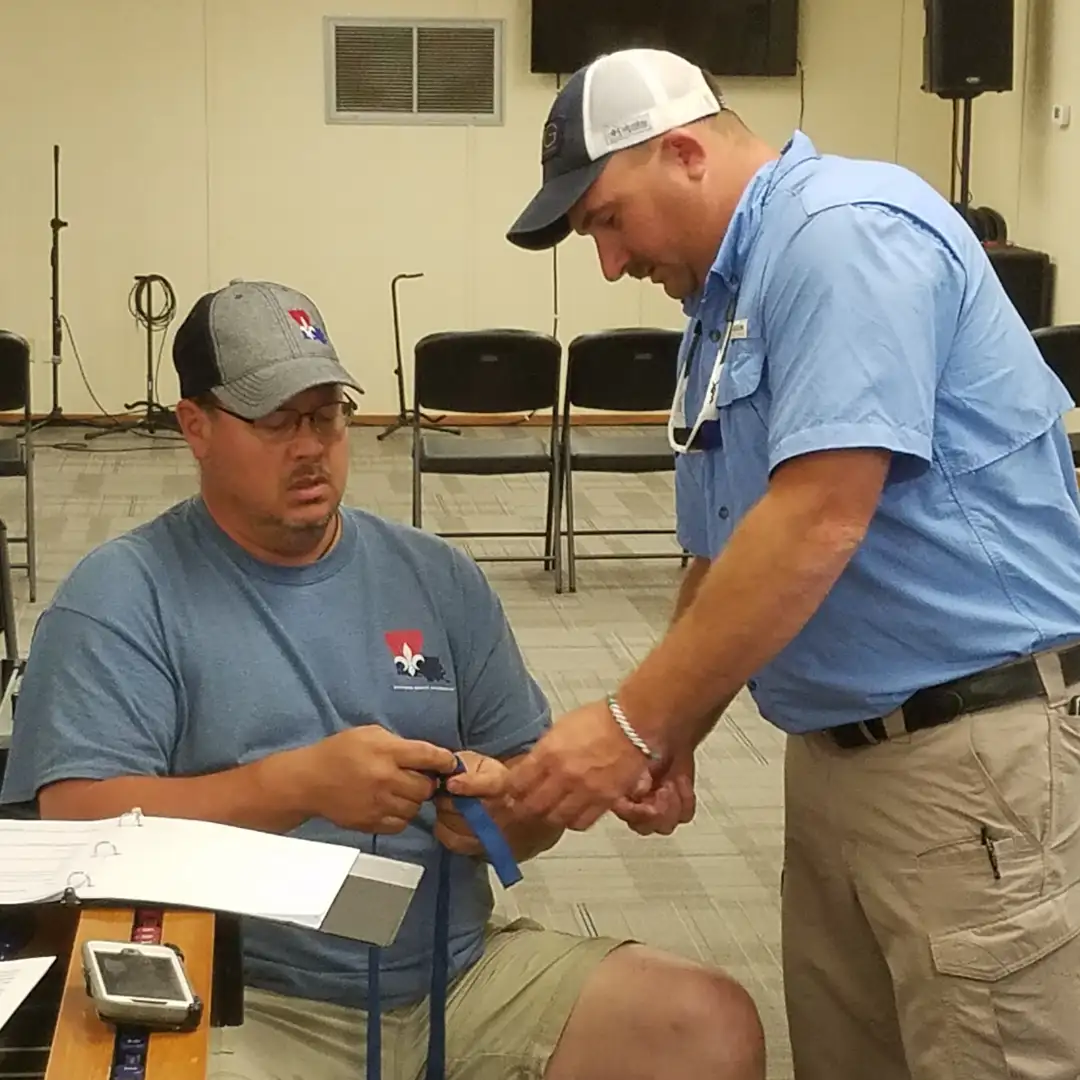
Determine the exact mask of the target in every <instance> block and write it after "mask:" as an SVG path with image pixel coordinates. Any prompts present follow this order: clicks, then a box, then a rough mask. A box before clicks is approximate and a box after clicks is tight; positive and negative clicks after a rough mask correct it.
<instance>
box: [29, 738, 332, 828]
mask: <svg viewBox="0 0 1080 1080" xmlns="http://www.w3.org/2000/svg"><path fill="white" fill-rule="evenodd" d="M304 765H305V759H304V751H303V750H293V751H288V752H286V753H280V754H273V755H271V756H270V757H267V758H264V759H262V760H261V761H256V762H252V763H251V764H249V765H240V766H238V767H237V768H235V769H228V770H226V771H224V772H217V773H208V774H206V775H204V776H177V777H171V776H168V777H162V776H119V777H115V778H113V779H109V780H61V781H58V782H57V783H55V784H49V785H48V786H47V787H45V788H43V789H42V790H41V792H40V794H39V796H38V804H39V806H40V809H41V816H42V817H43V818H52V819H65V820H94V819H97V818H110V817H117V816H119V815H120V814H123V813H126V812H127V811H129V810H131V809H133V808H134V807H138V808H139V809H140V810H141V811H142V812H143V813H144V814H148V815H152V816H156V817H174V818H194V819H197V820H200V821H214V822H218V823H220V824H223V825H237V826H240V827H242V828H248V829H258V830H260V831H262V832H276V833H284V832H289V831H290V830H292V829H294V828H296V826H298V825H300V824H301V823H302V822H304V821H306V820H307V819H308V818H309V817H311V816H312V815H311V814H310V813H309V811H308V809H307V807H306V805H305V795H304V793H305V789H306V785H305V783H304V781H303V775H304Z"/></svg>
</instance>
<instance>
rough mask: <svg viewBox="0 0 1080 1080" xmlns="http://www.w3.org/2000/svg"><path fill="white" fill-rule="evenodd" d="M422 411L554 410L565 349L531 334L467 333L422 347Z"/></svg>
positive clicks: (418, 385)
mask: <svg viewBox="0 0 1080 1080" xmlns="http://www.w3.org/2000/svg"><path fill="white" fill-rule="evenodd" d="M415 357H416V368H415V372H414V383H413V385H414V391H413V392H414V397H415V404H416V408H418V409H438V410H441V411H443V412H458V413H518V412H533V411H536V410H538V409H547V408H554V406H555V405H556V403H557V402H558V398H559V376H560V368H561V366H562V346H561V345H560V344H559V342H558V341H556V340H555V338H553V337H549V336H548V335H546V334H538V333H534V332H533V331H531V330H461V331H444V332H441V333H438V334H429V335H428V336H427V337H424V338H421V339H420V341H418V342H417V343H416V351H415Z"/></svg>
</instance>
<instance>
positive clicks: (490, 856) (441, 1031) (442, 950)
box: [367, 758, 521, 1080]
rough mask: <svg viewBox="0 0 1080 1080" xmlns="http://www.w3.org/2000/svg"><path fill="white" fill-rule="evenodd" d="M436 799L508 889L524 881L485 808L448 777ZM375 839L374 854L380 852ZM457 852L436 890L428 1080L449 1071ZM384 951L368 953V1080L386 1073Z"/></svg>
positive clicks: (442, 860) (460, 768)
mask: <svg viewBox="0 0 1080 1080" xmlns="http://www.w3.org/2000/svg"><path fill="white" fill-rule="evenodd" d="M464 771H465V765H464V763H463V762H462V761H461V759H460V758H458V759H457V768H456V769H455V770H454V773H459V772H464ZM436 779H437V780H438V786H437V787H436V790H435V794H436V795H441V794H449V795H450V798H451V799H452V800H453V802H454V808H455V809H456V810H457V812H458V813H459V814H461V816H462V817H463V818H464V819H465V821H466V823H467V824H468V826H469V828H470V829H472V831H473V834H474V835H475V836H476V838H477V840H479V841H480V843H481V844H482V845H483V848H484V853H485V855H486V856H487V861H488V862H489V863H490V864H491V866H492V868H493V869H494V871H495V876H496V877H497V878H498V879H499V881H500V883H501V884H502V885H503V887H504V888H509V887H510V886H511V885H514V884H516V883H517V882H519V881H520V880H521V868H520V867H519V866H518V864H517V860H516V859H515V858H514V853H513V852H512V851H511V850H510V845H509V844H508V843H507V842H506V837H505V836H503V834H502V832H501V831H500V830H499V827H498V825H496V824H495V822H494V821H493V820H492V817H491V815H490V814H489V813H488V812H487V809H486V807H485V806H484V804H483V803H482V802H481V801H480V800H479V799H475V798H472V797H471V796H467V795H454V794H452V793H450V792H447V790H446V781H447V779H448V777H445V776H439V777H437V778H436ZM375 847H376V842H375V840H374V839H373V840H372V846H371V850H372V853H374V852H375ZM453 857H454V856H453V853H452V852H450V851H448V850H447V849H446V848H443V849H442V850H441V851H440V852H439V866H438V871H437V873H438V875H439V877H438V885H437V888H436V891H435V934H434V938H435V940H434V944H433V949H432V958H431V999H430V1018H429V1026H428V1058H427V1070H426V1071H425V1073H424V1080H443V1077H444V1074H445V1072H446V990H447V982H448V975H449V968H450V866H451V860H452V859H453ZM381 958H382V950H381V949H380V948H379V947H378V946H375V945H373V946H371V948H370V950H369V952H368V993H367V1007H368V1008H367V1080H380V1076H381V1072H382V1003H381V1001H380V998H379V964H380V961H381Z"/></svg>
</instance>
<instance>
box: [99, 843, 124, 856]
mask: <svg viewBox="0 0 1080 1080" xmlns="http://www.w3.org/2000/svg"><path fill="white" fill-rule="evenodd" d="M102 847H107V848H109V849H110V850H109V851H102V850H101V848H102ZM94 854H95V855H119V854H120V850H119V848H117V846H116V845H115V844H114V843H113V842H112V841H111V840H99V841H98V842H97V843H96V844H95V845H94Z"/></svg>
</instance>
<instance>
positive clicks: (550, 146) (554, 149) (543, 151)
mask: <svg viewBox="0 0 1080 1080" xmlns="http://www.w3.org/2000/svg"><path fill="white" fill-rule="evenodd" d="M561 149H562V124H560V123H559V122H558V121H557V120H549V121H548V122H547V123H546V124H545V125H544V138H543V141H542V143H541V146H540V163H541V164H543V163H544V162H545V161H550V160H551V159H552V158H553V157H555V155H556V154H558V152H559V151H560V150H561Z"/></svg>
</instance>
